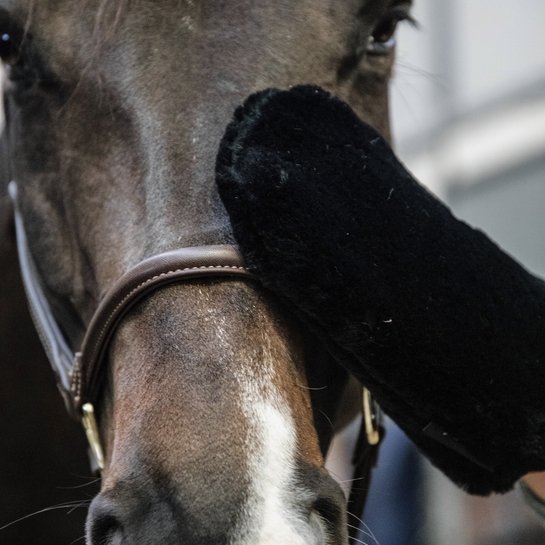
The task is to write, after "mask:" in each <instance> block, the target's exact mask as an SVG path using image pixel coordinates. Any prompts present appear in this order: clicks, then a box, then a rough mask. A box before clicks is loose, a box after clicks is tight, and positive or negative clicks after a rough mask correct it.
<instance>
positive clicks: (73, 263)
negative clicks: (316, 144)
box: [0, 0, 410, 545]
mask: <svg viewBox="0 0 545 545" xmlns="http://www.w3.org/2000/svg"><path fill="white" fill-rule="evenodd" d="M409 4H410V2H408V1H399V0H346V1H342V2H332V1H331V0H283V1H276V2H273V1H271V0H251V1H250V0H224V1H221V2H220V1H217V2H216V1H206V0H164V1H162V2H156V1H153V0H135V1H131V0H116V1H115V2H106V1H104V0H85V1H83V2H77V3H74V2H70V1H68V0H40V1H35V0H0V31H1V34H2V42H1V43H0V53H1V54H2V58H3V61H4V64H5V66H6V68H7V72H8V81H7V84H6V89H5V103H6V112H7V120H8V122H7V129H6V133H5V137H6V139H7V142H8V144H9V155H10V176H11V177H12V178H13V179H15V180H17V182H18V188H19V189H18V207H19V208H20V210H21V214H22V218H23V221H24V225H25V229H26V232H27V234H28V240H29V245H30V253H31V254H32V256H33V259H34V262H35V263H36V268H37V271H38V275H39V277H40V279H41V282H42V284H43V287H44V290H45V293H46V295H47V299H48V301H49V303H50V305H51V307H52V308H53V311H54V314H55V318H56V320H57V321H58V323H59V324H60V326H61V328H62V330H63V333H64V334H65V336H66V338H67V339H68V340H69V342H70V344H71V345H73V346H76V347H77V346H79V345H80V344H81V342H82V339H83V336H84V333H85V330H86V327H87V325H88V323H89V321H90V319H91V317H92V315H93V313H94V311H95V309H96V307H97V305H98V303H99V302H100V301H101V299H102V298H103V297H104V294H105V293H106V292H107V291H108V289H109V288H111V286H112V285H113V284H114V283H115V282H116V280H117V279H118V278H119V277H120V276H121V275H122V274H123V273H125V272H126V271H127V270H128V269H130V268H131V267H133V266H134V265H136V264H138V263H139V262H140V261H142V260H143V259H144V258H147V257H150V256H153V255H156V254H158V253H160V252H165V251H169V250H172V249H176V248H180V247H187V246H194V245H209V244H225V243H232V240H233V237H232V232H231V227H230V225H229V220H228V217H227V215H226V213H225V211H224V208H223V206H222V204H221V201H220V199H219V197H218V194H217V190H216V187H215V182H214V162H215V155H216V153H217V148H218V144H219V141H220V139H221V136H222V134H223V131H224V129H225V126H226V124H227V122H228V121H229V119H230V116H231V115H232V111H233V109H234V108H235V107H236V106H237V105H238V104H240V103H241V102H242V100H243V99H244V98H245V97H246V96H247V95H248V94H250V93H251V92H254V91H257V90H260V89H263V88H267V87H271V86H274V87H288V86H291V85H295V84H299V83H313V84H317V85H320V86H322V87H324V88H326V89H328V90H329V91H331V92H333V93H334V94H336V95H338V96H339V97H341V98H343V99H344V100H346V101H347V102H349V103H350V104H351V106H352V107H353V108H354V109H355V111H356V112H357V113H358V114H359V115H360V116H361V117H362V118H363V119H365V120H366V121H368V122H369V123H370V124H372V125H373V126H375V127H376V128H377V129H378V130H379V131H381V132H382V133H383V134H387V133H388V100H387V89H388V79H389V76H390V71H391V67H392V62H393V51H394V38H393V34H394V31H395V27H396V24H397V23H398V22H399V21H400V20H402V19H407V18H409V13H408V12H409V8H410V5H409ZM320 352H321V350H320V348H319V347H318V346H316V341H312V340H311V341H310V342H309V340H308V338H307V335H306V333H305V332H304V331H302V330H301V327H300V326H299V325H298V324H297V323H296V322H295V321H294V320H293V319H292V318H291V317H290V316H289V315H287V313H286V312H285V311H284V310H283V309H282V308H281V307H280V306H279V305H278V304H276V303H275V301H274V300H272V299H271V297H270V296H269V295H268V294H267V293H265V292H263V291H262V290H261V289H260V288H259V286H258V285H256V284H255V283H253V282H249V281H247V280H244V279H221V280H220V279H217V280H216V279H195V280H192V281H190V282H185V283H183V284H175V285H171V286H168V287H165V288H162V289H160V290H158V291H156V292H155V293H154V294H153V296H151V297H149V298H147V299H146V300H144V301H142V302H140V303H138V304H137V305H135V306H134V307H133V308H132V309H131V310H130V311H129V312H128V313H127V315H126V316H125V317H124V319H123V321H122V323H121V324H120V326H119V328H118V330H117V331H116V334H115V337H114V338H113V340H112V342H111V344H110V346H109V350H108V354H107V361H108V365H107V369H106V372H105V373H104V376H103V377H102V381H101V385H102V388H101V395H100V399H99V400H98V402H97V414H98V421H99V429H100V434H101V438H102V441H103V443H104V445H105V458H106V460H105V468H104V472H103V481H102V489H101V492H100V494H99V495H98V496H97V497H96V498H95V500H94V501H93V504H92V506H91V509H90V512H89V517H88V525H87V542H88V543H89V544H90V545H98V544H107V545H114V544H128V543H141V544H157V543H164V544H174V543H187V544H197V543H199V544H200V543H206V544H207V545H211V544H214V543H217V544H220V543H237V544H241V545H242V544H246V543H256V544H260V545H265V544H267V545H273V544H280V543H282V544H286V543H289V544H294V545H295V544H301V545H302V544H310V543H315V544H325V543H335V544H342V543H346V542H347V537H346V530H345V521H346V519H345V507H344V497H343V495H342V493H341V491H340V489H339V487H338V486H337V484H336V483H335V482H334V481H333V480H332V478H331V477H330V476H329V474H328V473H327V471H326V470H325V469H324V462H323V453H324V451H325V450H326V448H327V443H328V440H329V436H330V434H331V430H329V429H326V427H325V426H323V425H322V426H320V425H319V423H318V421H319V419H320V418H321V416H320V415H321V411H323V412H326V413H327V414H328V415H329V417H330V418H331V419H334V417H335V406H336V403H337V401H338V400H339V398H340V396H341V392H342V388H343V385H344V381H345V376H344V372H343V371H341V370H340V368H337V367H333V366H332V364H331V363H329V362H327V363H326V364H324V363H323V362H324V360H326V359H327V358H324V357H323V354H321V353H320ZM324 366H325V368H324ZM328 384H329V389H328V391H327V394H326V395H322V396H321V397H320V396H318V395H317V396H315V397H311V395H310V394H311V386H327V385H328ZM317 429H318V431H319V432H320V433H317V431H316V430H317ZM67 448H69V447H67Z"/></svg>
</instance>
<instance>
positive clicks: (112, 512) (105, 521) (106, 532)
mask: <svg viewBox="0 0 545 545" xmlns="http://www.w3.org/2000/svg"><path fill="white" fill-rule="evenodd" d="M125 510H126V509H125V508H122V504H121V503H119V502H116V501H113V500H111V499H109V498H107V497H105V496H104V495H102V494H99V495H98V496H97V497H96V498H95V499H94V500H93V501H92V503H91V507H90V508H89V514H88V515H87V526H86V543H87V544H88V545H121V544H122V543H123V529H124V526H125V524H126V522H127V521H126V518H127V517H126V516H124V511H125ZM124 519H125V520H124Z"/></svg>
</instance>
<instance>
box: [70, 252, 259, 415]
mask: <svg viewBox="0 0 545 545" xmlns="http://www.w3.org/2000/svg"><path fill="white" fill-rule="evenodd" d="M226 277H240V278H254V277H253V275H252V274H251V273H250V272H249V271H248V270H247V269H246V268H245V267H244V264H243V262H242V258H241V256H240V254H239V253H238V250H237V249H236V248H234V247H233V246H227V245H225V246H197V247H192V248H180V249H178V250H174V251H171V252H166V253H163V254H159V255H155V256H153V257H150V258H149V259H146V260H144V261H142V262H141V263H139V264H138V265H136V266H135V267H134V268H133V269H131V270H130V271H128V272H127V273H126V274H124V275H123V276H122V277H121V278H120V279H119V280H118V281H117V282H116V284H115V285H114V286H113V287H112V288H111V289H110V290H109V291H108V293H107V294H106V296H105V297H104V299H103V300H102V301H101V303H100V305H99V307H98V308H97V310H96V312H95V314H94V316H93V317H92V319H91V322H90V324H89V327H88V329H87V332H86V334H85V338H84V340H83V344H82V348H81V351H80V352H78V353H76V355H75V362H74V368H73V371H72V382H71V392H72V397H73V400H74V404H75V408H76V409H77V410H78V411H79V409H81V406H82V404H83V403H85V402H87V401H91V402H92V401H94V400H95V398H96V395H97V393H98V391H97V390H98V388H99V377H100V369H101V367H102V362H103V360H104V358H105V356H106V351H107V349H108V346H109V343H110V341H111V339H112V337H113V335H114V333H115V331H116V329H117V327H118V326H119V324H120V322H121V321H122V319H123V317H124V316H125V315H126V314H127V312H128V311H129V310H130V309H131V308H132V307H133V306H134V305H136V304H137V303H138V302H139V301H141V300H142V299H144V298H146V297H148V296H149V295H150V293H152V292H154V291H156V290H158V289H160V288H163V287H165V286H168V285H170V284H174V283H180V282H185V281H187V280H191V279H196V278H226Z"/></svg>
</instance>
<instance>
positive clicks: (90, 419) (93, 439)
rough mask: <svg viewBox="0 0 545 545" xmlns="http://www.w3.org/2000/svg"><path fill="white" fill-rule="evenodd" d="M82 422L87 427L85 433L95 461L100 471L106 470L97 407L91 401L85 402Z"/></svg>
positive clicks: (82, 409)
mask: <svg viewBox="0 0 545 545" xmlns="http://www.w3.org/2000/svg"><path fill="white" fill-rule="evenodd" d="M81 411H82V417H81V422H82V424H83V428H84V429H85V435H86V436H87V441H88V442H89V448H90V450H91V454H92V457H93V461H94V462H95V464H96V467H97V468H98V470H99V471H101V472H102V471H103V470H104V451H103V450H102V445H101V444H100V435H99V434H98V426H97V420H96V417H95V408H94V407H93V405H92V404H91V403H85V405H83V407H82V408H81Z"/></svg>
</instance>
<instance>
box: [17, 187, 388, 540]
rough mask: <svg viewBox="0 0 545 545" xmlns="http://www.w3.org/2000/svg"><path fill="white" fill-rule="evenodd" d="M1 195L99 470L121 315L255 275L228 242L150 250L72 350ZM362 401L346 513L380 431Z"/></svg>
mask: <svg viewBox="0 0 545 545" xmlns="http://www.w3.org/2000/svg"><path fill="white" fill-rule="evenodd" d="M9 194H10V196H11V199H12V201H13V204H14V216H15V232H16V238H17V252H18V255H19V264H20V269H21V276H22V279H23V284H24V287H25V291H26V295H27V300H28V303H29V308H30V314H31V316H32V319H33V322H34V325H35V327H36V330H37V331H38V335H39V337H40V340H41V342H42V345H43V346H44V349H45V352H46V355H47V357H48V359H49V361H50V363H51V366H52V368H53V371H54V373H55V376H56V378H57V385H58V387H59V390H60V392H61V394H62V396H63V399H64V402H65V404H66V407H67V409H68V411H69V412H70V414H71V415H72V416H74V417H75V418H77V419H81V421H82V424H83V426H84V428H85V432H86V435H87V439H88V441H89V446H90V449H91V453H92V455H93V456H92V465H94V466H95V468H96V469H98V470H100V471H101V470H102V469H103V468H104V454H103V449H102V446H101V442H100V437H99V432H98V427H97V423H96V419H95V411H94V404H95V403H96V401H97V399H98V397H99V394H100V391H99V390H100V379H101V375H102V371H103V370H104V369H103V368H104V365H105V362H106V361H107V352H108V347H109V346H110V343H111V341H112V338H113V336H114V334H115V332H116V330H117V328H118V327H119V325H120V323H121V322H122V320H123V318H124V317H125V315H126V314H127V313H128V312H129V311H130V310H131V309H132V308H133V307H134V306H135V305H136V304H137V303H138V302H139V301H142V300H143V299H145V298H147V297H149V296H150V295H151V294H152V293H153V292H155V291H157V290H159V289H161V288H164V287H166V286H169V285H172V284H179V283H182V282H186V281H189V280H193V279H202V278H213V279H227V278H239V279H250V280H252V281H257V278H256V277H255V276H254V275H253V274H252V273H251V272H250V271H249V270H248V269H247V268H246V267H245V265H244V262H243V259H242V256H241V255H240V253H239V252H238V250H237V248H236V247H234V246H231V245H217V246H195V247H188V248H179V249H177V250H173V251H170V252H165V253H161V254H158V255H154V256H152V257H149V258H147V259H145V260H144V261H141V262H140V263H138V264H137V265H136V266H134V267H133V268H132V269H130V270H129V271H127V272H126V273H125V274H123V275H122V276H121V277H120V278H119V279H118V280H117V282H115V284H114V285H113V286H112V287H111V288H110V290H109V291H108V292H107V293H106V295H105V296H104V297H103V299H102V300H101V302H100V304H99V305H98V308H97V309H96V311H95V312H94V314H93V316H92V318H91V321H90V322H89V326H88V328H87V330H86V333H85V336H84V338H83V342H82V345H81V348H80V349H79V350H77V349H74V348H73V347H72V346H71V345H70V342H69V341H68V340H67V339H66V337H65V335H64V334H63V332H62V329H61V327H60V326H59V324H58V323H57V320H56V319H55V317H54V314H53V311H52V309H51V306H50V304H49V302H48V300H47V297H46V295H45V293H44V290H43V287H42V283H41V281H40V278H39V275H38V272H37V270H36V266H35V264H34V261H33V259H32V255H31V254H30V251H29V247H28V243H27V236H26V232H25V228H24V224H23V218H22V215H21V212H20V210H19V207H18V202H17V185H16V183H15V182H10V184H9ZM362 407H363V418H362V426H361V431H360V436H359V439H358V444H357V445H356V451H355V453H354V460H353V463H354V466H355V470H354V483H355V485H357V486H353V488H352V492H351V496H350V499H349V509H350V511H351V512H354V513H361V511H362V510H363V506H364V503H365V498H366V495H367V491H368V489H369V480H370V474H371V469H372V466H373V465H374V463H375V459H376V455H377V451H378V446H379V443H380V440H381V439H382V435H383V433H382V428H381V427H380V425H379V424H380V422H379V421H380V418H379V415H378V408H377V407H376V405H375V403H374V402H373V400H372V398H371V395H370V393H369V391H368V390H367V389H366V388H363V397H362ZM363 482H365V484H364V485H363ZM352 533H353V532H352Z"/></svg>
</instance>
